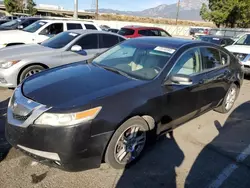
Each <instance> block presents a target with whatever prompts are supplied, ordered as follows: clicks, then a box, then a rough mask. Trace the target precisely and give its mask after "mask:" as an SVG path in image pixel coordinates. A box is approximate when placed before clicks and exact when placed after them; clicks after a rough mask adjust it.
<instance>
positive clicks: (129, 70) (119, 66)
mask: <svg viewBox="0 0 250 188" xmlns="http://www.w3.org/2000/svg"><path fill="white" fill-rule="evenodd" d="M174 51H175V50H174V49H171V48H167V47H159V46H156V45H153V44H148V43H146V42H145V43H138V42H137V41H133V40H131V41H126V42H124V43H122V44H119V45H116V46H115V47H113V48H111V49H109V50H107V51H106V52H104V53H103V54H101V55H100V56H98V57H97V58H95V59H94V60H93V63H96V64H98V65H99V66H103V67H104V68H106V69H107V70H110V69H115V70H118V71H120V72H123V73H124V74H125V75H129V76H127V77H134V78H138V79H142V80H151V79H153V78H155V77H156V76H157V75H159V74H160V72H161V71H162V69H163V68H164V66H165V65H166V64H167V63H168V60H169V59H170V58H171V56H172V54H173V53H174ZM124 74H123V75H124Z"/></svg>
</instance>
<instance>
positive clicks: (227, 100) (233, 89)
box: [215, 84, 239, 114]
mask: <svg viewBox="0 0 250 188" xmlns="http://www.w3.org/2000/svg"><path fill="white" fill-rule="evenodd" d="M238 94H239V88H238V87H237V85H235V84H232V85H231V86H230V88H229V90H228V92H227V94H226V96H225V97H224V99H223V101H222V104H221V105H220V106H219V107H217V108H216V109H215V111H216V112H219V113H222V114H225V113H228V112H229V111H230V110H231V109H232V108H233V106H234V103H235V101H236V99H237V97H238Z"/></svg>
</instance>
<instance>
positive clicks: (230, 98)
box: [225, 87, 237, 110]
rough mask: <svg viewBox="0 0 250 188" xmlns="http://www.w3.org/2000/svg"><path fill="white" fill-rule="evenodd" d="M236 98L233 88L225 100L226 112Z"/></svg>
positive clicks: (235, 91)
mask: <svg viewBox="0 0 250 188" xmlns="http://www.w3.org/2000/svg"><path fill="white" fill-rule="evenodd" d="M236 97H237V90H236V88H235V87H232V88H231V89H230V91H229V92H228V95H227V98H226V103H225V108H226V110H230V109H231V108H232V107H233V104H234V102H235V100H236Z"/></svg>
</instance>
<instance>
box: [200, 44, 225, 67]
mask: <svg viewBox="0 0 250 188" xmlns="http://www.w3.org/2000/svg"><path fill="white" fill-rule="evenodd" d="M201 55H202V61H203V67H204V69H212V68H215V67H218V66H221V60H220V53H219V51H218V50H216V49H214V48H201Z"/></svg>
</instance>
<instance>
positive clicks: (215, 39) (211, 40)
mask: <svg viewBox="0 0 250 188" xmlns="http://www.w3.org/2000/svg"><path fill="white" fill-rule="evenodd" d="M200 40H202V41H206V42H211V43H214V44H220V41H221V39H220V38H216V37H200Z"/></svg>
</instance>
